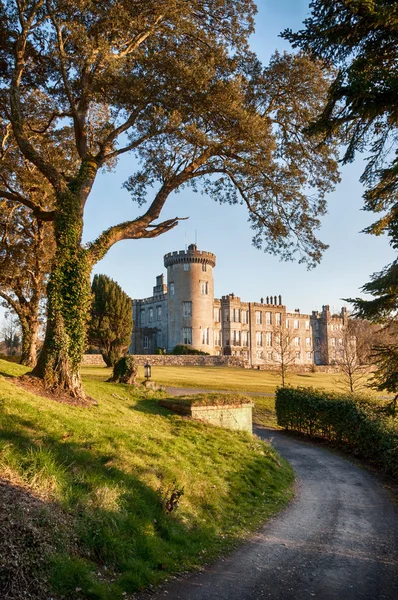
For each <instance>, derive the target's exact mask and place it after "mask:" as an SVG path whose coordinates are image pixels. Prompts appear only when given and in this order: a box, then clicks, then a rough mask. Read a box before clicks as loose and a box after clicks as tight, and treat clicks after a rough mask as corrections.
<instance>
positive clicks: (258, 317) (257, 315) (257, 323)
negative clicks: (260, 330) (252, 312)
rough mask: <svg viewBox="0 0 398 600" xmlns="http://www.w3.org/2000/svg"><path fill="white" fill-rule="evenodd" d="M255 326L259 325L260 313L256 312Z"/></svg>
mask: <svg viewBox="0 0 398 600" xmlns="http://www.w3.org/2000/svg"><path fill="white" fill-rule="evenodd" d="M256 325H261V311H260V310H256Z"/></svg>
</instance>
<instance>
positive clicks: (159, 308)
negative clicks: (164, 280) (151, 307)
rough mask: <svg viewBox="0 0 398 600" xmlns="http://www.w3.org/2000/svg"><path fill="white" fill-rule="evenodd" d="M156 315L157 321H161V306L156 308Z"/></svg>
mask: <svg viewBox="0 0 398 600" xmlns="http://www.w3.org/2000/svg"><path fill="white" fill-rule="evenodd" d="M156 314H157V320H158V321H161V319H162V307H161V306H158V307H157V309H156Z"/></svg>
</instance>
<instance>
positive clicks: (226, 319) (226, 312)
mask: <svg viewBox="0 0 398 600" xmlns="http://www.w3.org/2000/svg"><path fill="white" fill-rule="evenodd" d="M224 321H229V310H228V308H224Z"/></svg>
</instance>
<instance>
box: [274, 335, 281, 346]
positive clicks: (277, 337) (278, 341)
mask: <svg viewBox="0 0 398 600" xmlns="http://www.w3.org/2000/svg"><path fill="white" fill-rule="evenodd" d="M275 344H278V346H280V345H281V334H280V333H276V334H275Z"/></svg>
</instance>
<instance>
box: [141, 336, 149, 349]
mask: <svg viewBox="0 0 398 600" xmlns="http://www.w3.org/2000/svg"><path fill="white" fill-rule="evenodd" d="M142 345H143V348H144V350H148V346H149V338H148V336H147V335H144V338H143V340H142Z"/></svg>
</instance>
